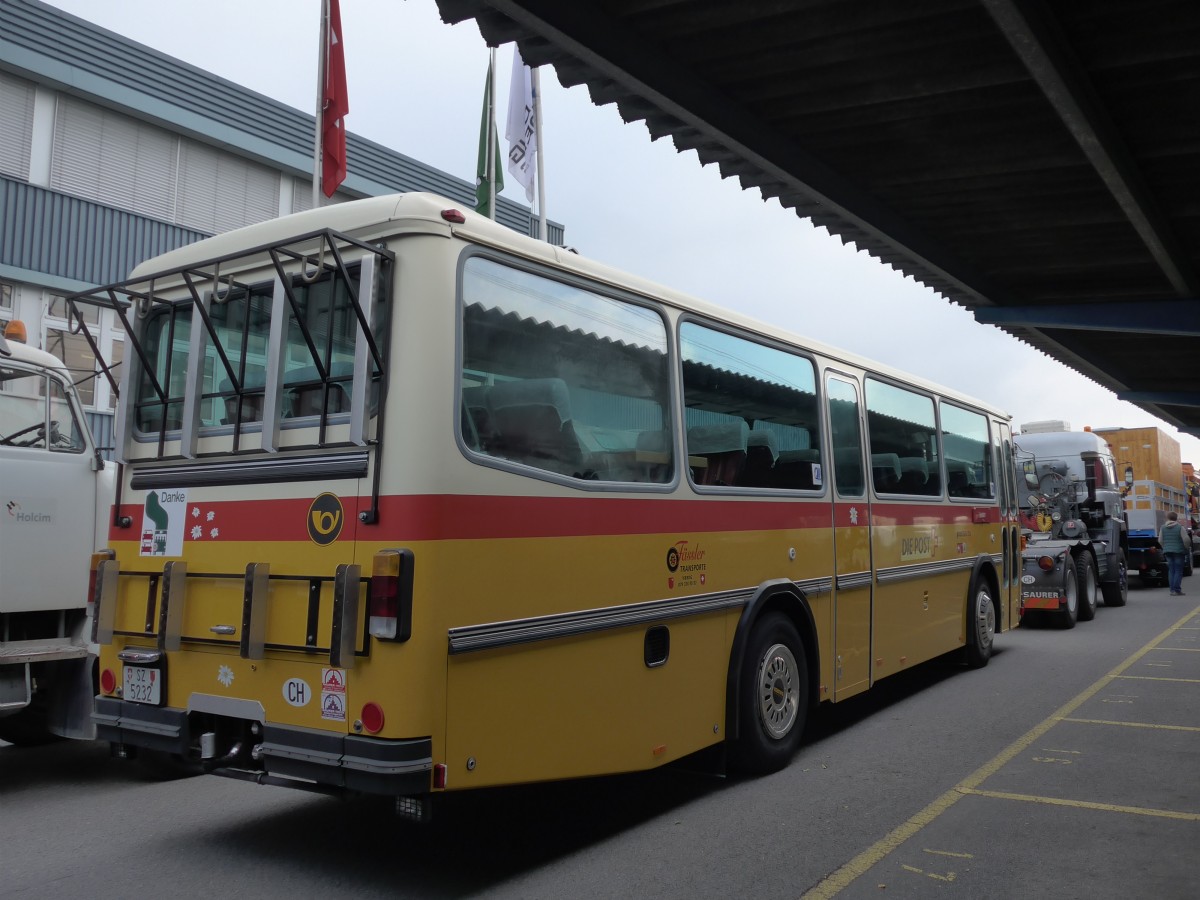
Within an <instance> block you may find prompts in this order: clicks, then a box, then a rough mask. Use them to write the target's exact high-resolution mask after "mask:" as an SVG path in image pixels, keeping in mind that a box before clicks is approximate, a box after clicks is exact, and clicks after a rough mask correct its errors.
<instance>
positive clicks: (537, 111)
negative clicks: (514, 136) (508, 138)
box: [530, 66, 546, 241]
mask: <svg viewBox="0 0 1200 900" xmlns="http://www.w3.org/2000/svg"><path fill="white" fill-rule="evenodd" d="M540 71H541V67H540V66H539V67H538V68H535V69H532V70H530V76H531V79H532V83H533V128H534V133H535V135H536V137H537V195H538V239H539V240H542V241H544V240H546V179H545V175H544V173H543V171H542V79H541V75H540V74H539V73H540Z"/></svg>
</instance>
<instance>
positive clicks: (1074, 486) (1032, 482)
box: [1014, 431, 1129, 628]
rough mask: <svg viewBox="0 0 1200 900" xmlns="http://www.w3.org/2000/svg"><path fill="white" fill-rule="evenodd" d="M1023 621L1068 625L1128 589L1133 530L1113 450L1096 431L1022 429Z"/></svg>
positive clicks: (1122, 597) (1120, 601) (1120, 600)
mask: <svg viewBox="0 0 1200 900" xmlns="http://www.w3.org/2000/svg"><path fill="white" fill-rule="evenodd" d="M1014 443H1015V444H1016V445H1017V460H1016V463H1017V484H1018V485H1022V484H1023V485H1024V490H1018V496H1019V497H1020V499H1021V520H1022V550H1021V559H1022V574H1021V622H1022V624H1025V623H1026V622H1032V621H1033V620H1034V619H1035V618H1036V617H1049V618H1051V619H1053V620H1054V621H1056V622H1057V624H1059V625H1060V626H1062V627H1064V628H1073V627H1075V623H1076V621H1078V620H1081V619H1082V620H1083V621H1088V620H1090V619H1092V618H1093V617H1094V616H1095V615H1096V607H1097V605H1098V604H1099V602H1100V599H1101V597H1103V600H1104V605H1105V606H1124V605H1125V602H1126V599H1127V597H1128V591H1129V573H1128V570H1127V565H1128V562H1127V561H1128V555H1129V538H1128V528H1127V526H1126V521H1125V508H1124V501H1123V500H1122V497H1121V485H1120V484H1119V483H1118V482H1117V476H1116V465H1115V462H1114V460H1113V455H1112V451H1111V450H1110V449H1109V447H1108V444H1107V443H1106V442H1105V441H1104V439H1103V438H1101V437H1099V436H1098V435H1096V434H1093V433H1092V432H1090V431H1041V432H1038V433H1034V434H1025V433H1023V434H1020V435H1018V436H1017V437H1015V438H1014Z"/></svg>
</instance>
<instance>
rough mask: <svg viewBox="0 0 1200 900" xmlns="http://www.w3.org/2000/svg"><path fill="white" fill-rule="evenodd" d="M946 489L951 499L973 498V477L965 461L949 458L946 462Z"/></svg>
mask: <svg viewBox="0 0 1200 900" xmlns="http://www.w3.org/2000/svg"><path fill="white" fill-rule="evenodd" d="M946 488H947V490H948V491H949V492H950V496H951V497H969V496H971V476H970V473H969V471H968V464H967V462H966V461H965V460H962V459H954V458H953V457H949V458H947V460H946Z"/></svg>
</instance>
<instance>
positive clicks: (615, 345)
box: [459, 257, 675, 484]
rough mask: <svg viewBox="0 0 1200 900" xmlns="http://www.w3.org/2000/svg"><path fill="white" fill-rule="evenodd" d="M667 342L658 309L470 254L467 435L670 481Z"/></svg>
mask: <svg viewBox="0 0 1200 900" xmlns="http://www.w3.org/2000/svg"><path fill="white" fill-rule="evenodd" d="M667 346H668V345H667V332H666V325H665V324H664V322H663V319H662V317H661V316H660V315H658V314H657V313H656V312H654V311H653V310H650V309H646V308H645V307H641V306H637V305H635V304H633V303H627V302H624V301H622V300H616V299H614V298H612V297H606V296H603V295H601V294H598V293H595V292H592V291H588V290H585V289H583V288H580V287H576V286H574V285H569V284H565V283H563V282H559V281H554V280H552V279H549V278H546V277H544V276H542V275H538V274H535V273H532V272H526V271H522V270H519V269H514V268H512V267H509V266H506V265H503V264H501V263H498V262H496V261H494V260H489V259H484V258H483V257H472V258H470V259H469V260H467V263H466V265H465V267H464V270H463V321H462V347H463V368H462V373H461V378H460V385H461V387H460V409H459V423H460V428H461V431H462V439H463V442H464V443H465V444H466V446H467V447H468V448H470V449H471V450H473V451H476V452H478V453H481V454H484V455H486V456H489V457H492V458H495V459H501V460H506V461H508V462H512V463H517V464H520V465H524V466H530V467H532V468H534V469H538V470H541V471H545V472H551V473H554V474H556V475H563V476H567V477H569V478H578V479H583V480H589V481H614V482H644V483H658V484H661V483H666V482H669V481H671V480H672V479H673V478H674V471H675V456H674V450H673V446H672V438H671V421H670V404H669V402H668V397H669V396H670V378H669V372H668V355H667Z"/></svg>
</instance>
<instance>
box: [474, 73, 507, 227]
mask: <svg viewBox="0 0 1200 900" xmlns="http://www.w3.org/2000/svg"><path fill="white" fill-rule="evenodd" d="M492 83H493V82H492V64H491V63H490V62H489V63H488V71H487V81H486V82H485V83H484V86H483V115H482V116H480V119H479V165H478V166H477V167H476V172H475V211H476V212H478V213H482V214H483V215H485V216H487V217H488V218H489V219H495V218H496V211H495V210H494V209H492V203H491V193H492V191H491V182H492V180H493V179H494V180H495V182H496V194H497V195H498V194H499V193H500V192H501V191H502V190H504V167H503V166H502V165H501V164H500V138H499V135H497V134H496V127H495V124H494V123H495V121H496V119H495V103H494V99H493V98H494V96H495V95H494V93H493V91H492ZM489 135H491V138H492V142H491V143H492V153H491V158H490V159H489V158H488V136H489Z"/></svg>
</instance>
